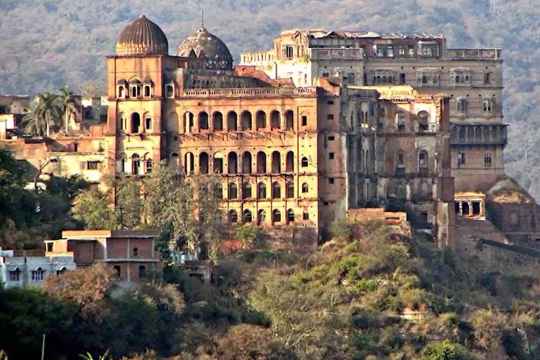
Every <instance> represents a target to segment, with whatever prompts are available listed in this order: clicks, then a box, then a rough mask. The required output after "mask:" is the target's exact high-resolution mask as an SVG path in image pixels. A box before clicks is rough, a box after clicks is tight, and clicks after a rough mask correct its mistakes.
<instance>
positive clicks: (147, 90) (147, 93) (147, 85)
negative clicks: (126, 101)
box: [143, 81, 152, 98]
mask: <svg viewBox="0 0 540 360" xmlns="http://www.w3.org/2000/svg"><path fill="white" fill-rule="evenodd" d="M143 89H144V90H143V96H144V97H147V98H149V97H152V82H151V81H145V82H144V87H143Z"/></svg>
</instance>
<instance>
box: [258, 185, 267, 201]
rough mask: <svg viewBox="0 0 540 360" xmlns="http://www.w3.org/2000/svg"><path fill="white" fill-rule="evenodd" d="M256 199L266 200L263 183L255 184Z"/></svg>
mask: <svg viewBox="0 0 540 360" xmlns="http://www.w3.org/2000/svg"><path fill="white" fill-rule="evenodd" d="M257 198H258V199H266V185H265V184H264V183H263V182H260V183H258V184H257Z"/></svg>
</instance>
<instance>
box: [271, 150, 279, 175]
mask: <svg viewBox="0 0 540 360" xmlns="http://www.w3.org/2000/svg"><path fill="white" fill-rule="evenodd" d="M279 173H281V154H280V153H279V151H274V152H273V153H272V174H279Z"/></svg>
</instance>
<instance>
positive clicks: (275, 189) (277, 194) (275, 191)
mask: <svg viewBox="0 0 540 360" xmlns="http://www.w3.org/2000/svg"><path fill="white" fill-rule="evenodd" d="M279 198H281V186H279V183H278V182H277V181H274V182H273V183H272V199H279Z"/></svg>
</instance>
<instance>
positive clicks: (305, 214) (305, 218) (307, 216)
mask: <svg viewBox="0 0 540 360" xmlns="http://www.w3.org/2000/svg"><path fill="white" fill-rule="evenodd" d="M302 219H304V220H309V213H308V212H304V213H303V214H302Z"/></svg>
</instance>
